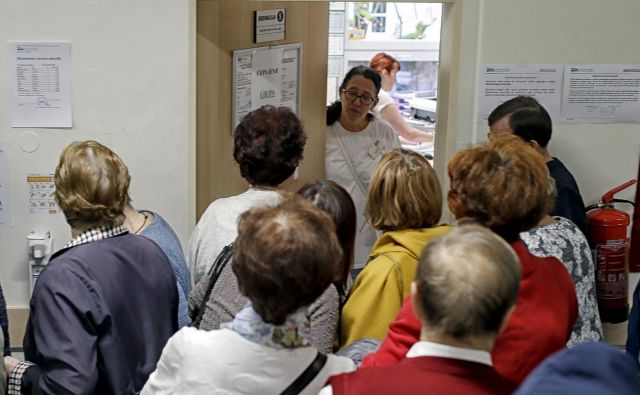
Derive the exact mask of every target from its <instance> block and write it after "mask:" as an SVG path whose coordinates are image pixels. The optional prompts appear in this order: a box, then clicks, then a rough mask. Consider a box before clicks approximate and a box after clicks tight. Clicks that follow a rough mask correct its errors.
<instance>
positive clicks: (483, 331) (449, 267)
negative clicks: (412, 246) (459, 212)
mask: <svg viewBox="0 0 640 395" xmlns="http://www.w3.org/2000/svg"><path fill="white" fill-rule="evenodd" d="M519 283H520V263H519V261H518V258H517V256H516V255H515V253H514V252H513V250H512V249H511V247H510V246H509V245H508V244H507V243H506V242H505V241H504V240H502V239H501V238H500V237H498V236H497V235H496V234H494V233H493V232H491V231H490V230H488V229H486V228H483V227H480V226H477V225H465V226H462V227H460V228H458V229H456V230H454V231H453V232H451V233H449V234H447V235H446V236H444V237H442V238H440V239H438V240H436V241H434V242H432V243H430V244H429V245H428V246H427V247H426V248H425V250H424V251H423V253H422V256H421V257H420V262H419V264H418V270H417V273H416V286H417V289H416V291H417V295H416V298H415V303H416V305H417V306H416V307H417V308H416V312H417V313H418V315H419V316H420V318H421V320H422V322H423V325H424V326H425V329H426V330H427V331H428V332H429V333H432V334H435V335H438V336H444V337H448V338H453V339H458V340H464V339H465V338H470V337H495V336H496V335H497V334H498V332H499V331H500V327H501V325H502V322H503V320H504V318H505V316H506V314H507V312H508V311H509V310H510V309H511V307H512V306H513V304H514V303H515V300H516V297H517V295H518V288H519Z"/></svg>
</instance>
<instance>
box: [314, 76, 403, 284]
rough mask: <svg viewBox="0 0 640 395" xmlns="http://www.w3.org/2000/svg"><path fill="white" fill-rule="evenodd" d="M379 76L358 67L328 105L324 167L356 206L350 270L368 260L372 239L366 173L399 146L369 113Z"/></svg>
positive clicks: (356, 269)
mask: <svg viewBox="0 0 640 395" xmlns="http://www.w3.org/2000/svg"><path fill="white" fill-rule="evenodd" d="M380 88H381V79H380V76H379V75H378V73H376V72H375V71H374V70H372V69H370V68H368V67H365V66H357V67H354V68H353V69H351V70H349V72H348V73H347V75H346V76H345V78H344V80H343V81H342V84H341V85H340V100H338V101H336V102H334V103H333V104H331V105H330V106H329V108H328V109H327V136H326V140H325V142H326V145H325V171H326V175H327V179H329V180H331V181H335V182H336V183H338V184H339V185H340V186H341V187H343V188H344V189H346V190H347V192H349V194H350V195H351V198H352V199H353V202H354V204H355V206H356V242H355V254H354V273H356V274H357V272H359V271H360V270H361V269H362V268H363V267H364V265H365V264H366V263H367V261H368V258H369V253H370V252H371V248H372V247H373V244H374V243H375V241H376V240H377V234H376V231H375V229H374V228H373V227H372V226H371V225H370V224H369V223H367V221H366V219H365V216H364V208H365V205H366V202H367V192H368V188H369V178H370V177H371V173H373V169H374V168H375V167H376V165H377V164H378V162H379V161H380V158H381V157H382V155H384V154H385V153H386V152H387V151H389V150H391V149H393V148H400V141H399V140H398V137H397V136H396V134H395V133H394V132H393V129H391V126H390V125H389V124H388V123H387V122H386V121H384V120H382V119H380V118H377V117H375V116H374V115H373V114H371V113H370V112H371V110H372V109H373V107H374V106H375V105H376V104H377V103H378V92H380Z"/></svg>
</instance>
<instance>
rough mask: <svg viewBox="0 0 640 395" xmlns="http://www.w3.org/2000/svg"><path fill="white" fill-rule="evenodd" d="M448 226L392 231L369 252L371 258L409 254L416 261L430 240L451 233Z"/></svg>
mask: <svg viewBox="0 0 640 395" xmlns="http://www.w3.org/2000/svg"><path fill="white" fill-rule="evenodd" d="M451 229H452V227H451V226H449V225H438V226H435V227H433V228H420V229H404V230H392V231H389V232H385V233H383V234H382V236H380V238H379V239H378V241H377V242H376V244H375V245H374V246H373V249H372V250H371V256H375V255H379V254H384V253H388V252H404V253H409V254H410V255H412V256H414V257H415V258H416V259H418V258H419V257H420V254H421V253H422V249H423V248H424V246H425V245H426V244H428V243H429V242H430V241H431V240H433V239H436V238H438V237H442V236H444V235H445V234H447V233H448V232H449V231H451Z"/></svg>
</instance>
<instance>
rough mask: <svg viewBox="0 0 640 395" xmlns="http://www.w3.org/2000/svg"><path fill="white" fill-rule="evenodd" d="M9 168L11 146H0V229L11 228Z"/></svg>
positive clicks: (11, 211)
mask: <svg viewBox="0 0 640 395" xmlns="http://www.w3.org/2000/svg"><path fill="white" fill-rule="evenodd" d="M10 166H11V146H10V145H9V144H0V227H10V226H13V215H12V213H13V210H12V207H11V168H10Z"/></svg>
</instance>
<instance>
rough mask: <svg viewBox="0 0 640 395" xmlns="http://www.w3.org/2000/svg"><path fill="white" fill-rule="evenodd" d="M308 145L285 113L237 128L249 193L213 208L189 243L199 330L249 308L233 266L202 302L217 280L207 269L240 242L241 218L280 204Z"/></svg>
mask: <svg viewBox="0 0 640 395" xmlns="http://www.w3.org/2000/svg"><path fill="white" fill-rule="evenodd" d="M306 140H307V135H306V133H305V131H304V129H303V127H302V123H301V122H300V120H299V119H298V117H297V116H296V114H294V113H293V111H291V110H290V109H288V108H285V107H278V108H276V107H273V106H263V107H261V108H259V109H257V110H255V111H252V112H251V113H249V114H247V115H246V116H245V117H244V118H243V119H242V121H241V122H240V124H239V125H238V127H236V129H235V132H234V149H233V157H234V159H235V161H236V162H237V163H238V165H239V167H240V174H241V175H242V177H243V178H244V179H245V180H247V182H249V184H250V187H249V189H248V190H247V191H245V192H243V193H241V194H240V195H236V196H230V197H226V198H220V199H217V200H215V201H214V202H213V203H211V204H210V205H209V207H208V208H207V210H206V211H205V212H204V214H202V217H201V218H200V220H199V221H198V224H197V225H196V227H195V229H194V231H193V233H192V235H191V240H190V242H189V245H190V252H189V266H190V269H191V273H192V278H193V279H194V281H195V283H196V285H195V286H194V287H193V290H192V292H191V295H190V297H189V312H190V314H191V316H192V318H195V317H196V315H197V314H198V313H199V312H200V311H202V312H203V313H202V318H201V321H200V323H199V328H200V329H208V330H213V329H218V328H219V327H220V324H222V323H224V322H229V321H231V320H232V319H233V317H234V316H235V315H236V313H238V312H239V311H240V310H241V309H242V308H243V307H244V305H245V304H246V303H247V298H246V297H245V296H244V295H242V294H241V293H240V289H239V288H238V280H237V278H236V276H235V274H234V272H233V270H231V265H229V264H226V265H225V266H224V267H222V268H221V271H220V272H219V276H218V278H217V280H216V281H215V285H214V287H213V288H212V290H211V292H210V297H209V298H208V299H207V300H206V301H204V298H205V296H206V294H207V290H208V288H209V284H210V280H211V278H212V276H213V273H212V272H213V271H212V270H209V269H210V268H211V266H212V265H213V263H214V261H215V260H216V258H217V257H218V255H219V254H220V253H221V252H222V250H223V248H224V247H225V246H227V245H229V244H231V243H232V242H233V241H234V240H235V239H236V236H237V235H238V218H239V217H240V214H242V213H243V212H245V211H247V210H249V209H251V208H254V207H263V206H269V205H274V204H277V203H278V202H280V201H281V200H282V195H281V192H280V191H279V189H278V187H279V185H280V184H281V183H282V182H284V181H285V180H286V179H287V178H289V177H290V176H291V175H292V174H293V172H294V171H295V169H296V168H297V167H298V164H299V163H300V160H302V154H303V150H304V145H305V142H306ZM203 301H204V302H205V307H204V309H202V308H201V306H202V304H203ZM314 345H315V344H314ZM318 345H319V344H318ZM323 350H324V349H323Z"/></svg>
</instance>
